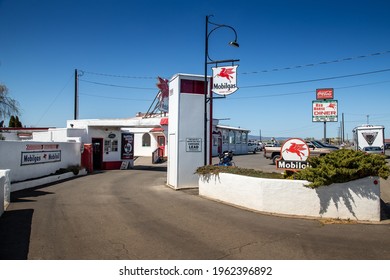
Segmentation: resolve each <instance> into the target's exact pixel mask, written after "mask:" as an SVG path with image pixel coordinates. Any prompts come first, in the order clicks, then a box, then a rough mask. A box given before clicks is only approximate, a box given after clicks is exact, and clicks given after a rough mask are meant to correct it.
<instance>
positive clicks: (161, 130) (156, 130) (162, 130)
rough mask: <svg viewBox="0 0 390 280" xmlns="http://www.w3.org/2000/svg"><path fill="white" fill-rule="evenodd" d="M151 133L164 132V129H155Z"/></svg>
mask: <svg viewBox="0 0 390 280" xmlns="http://www.w3.org/2000/svg"><path fill="white" fill-rule="evenodd" d="M150 132H164V128H162V127H155V128H153V129H151V130H150Z"/></svg>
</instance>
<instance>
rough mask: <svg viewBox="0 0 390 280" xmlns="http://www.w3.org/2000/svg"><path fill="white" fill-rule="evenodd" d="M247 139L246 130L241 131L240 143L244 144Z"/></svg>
mask: <svg viewBox="0 0 390 280" xmlns="http://www.w3.org/2000/svg"><path fill="white" fill-rule="evenodd" d="M247 141H248V132H243V133H242V144H246V143H247Z"/></svg>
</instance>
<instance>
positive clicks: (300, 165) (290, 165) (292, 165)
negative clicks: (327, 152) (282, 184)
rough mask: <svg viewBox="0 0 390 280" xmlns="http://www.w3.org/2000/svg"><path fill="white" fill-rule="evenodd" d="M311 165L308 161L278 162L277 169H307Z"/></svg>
mask: <svg viewBox="0 0 390 280" xmlns="http://www.w3.org/2000/svg"><path fill="white" fill-rule="evenodd" d="M308 166H309V164H308V163H307V162H306V161H284V160H279V161H278V162H277V168H281V169H305V168H306V167H308Z"/></svg>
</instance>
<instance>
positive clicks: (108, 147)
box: [104, 140, 111, 153]
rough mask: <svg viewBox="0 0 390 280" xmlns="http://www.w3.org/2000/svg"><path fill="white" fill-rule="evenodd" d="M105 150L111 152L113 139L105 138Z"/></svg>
mask: <svg viewBox="0 0 390 280" xmlns="http://www.w3.org/2000/svg"><path fill="white" fill-rule="evenodd" d="M104 152H106V153H108V152H111V140H104Z"/></svg>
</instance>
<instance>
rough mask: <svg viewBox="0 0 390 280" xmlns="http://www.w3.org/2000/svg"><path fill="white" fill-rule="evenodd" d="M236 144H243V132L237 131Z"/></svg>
mask: <svg viewBox="0 0 390 280" xmlns="http://www.w3.org/2000/svg"><path fill="white" fill-rule="evenodd" d="M236 144H241V131H236Z"/></svg>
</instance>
